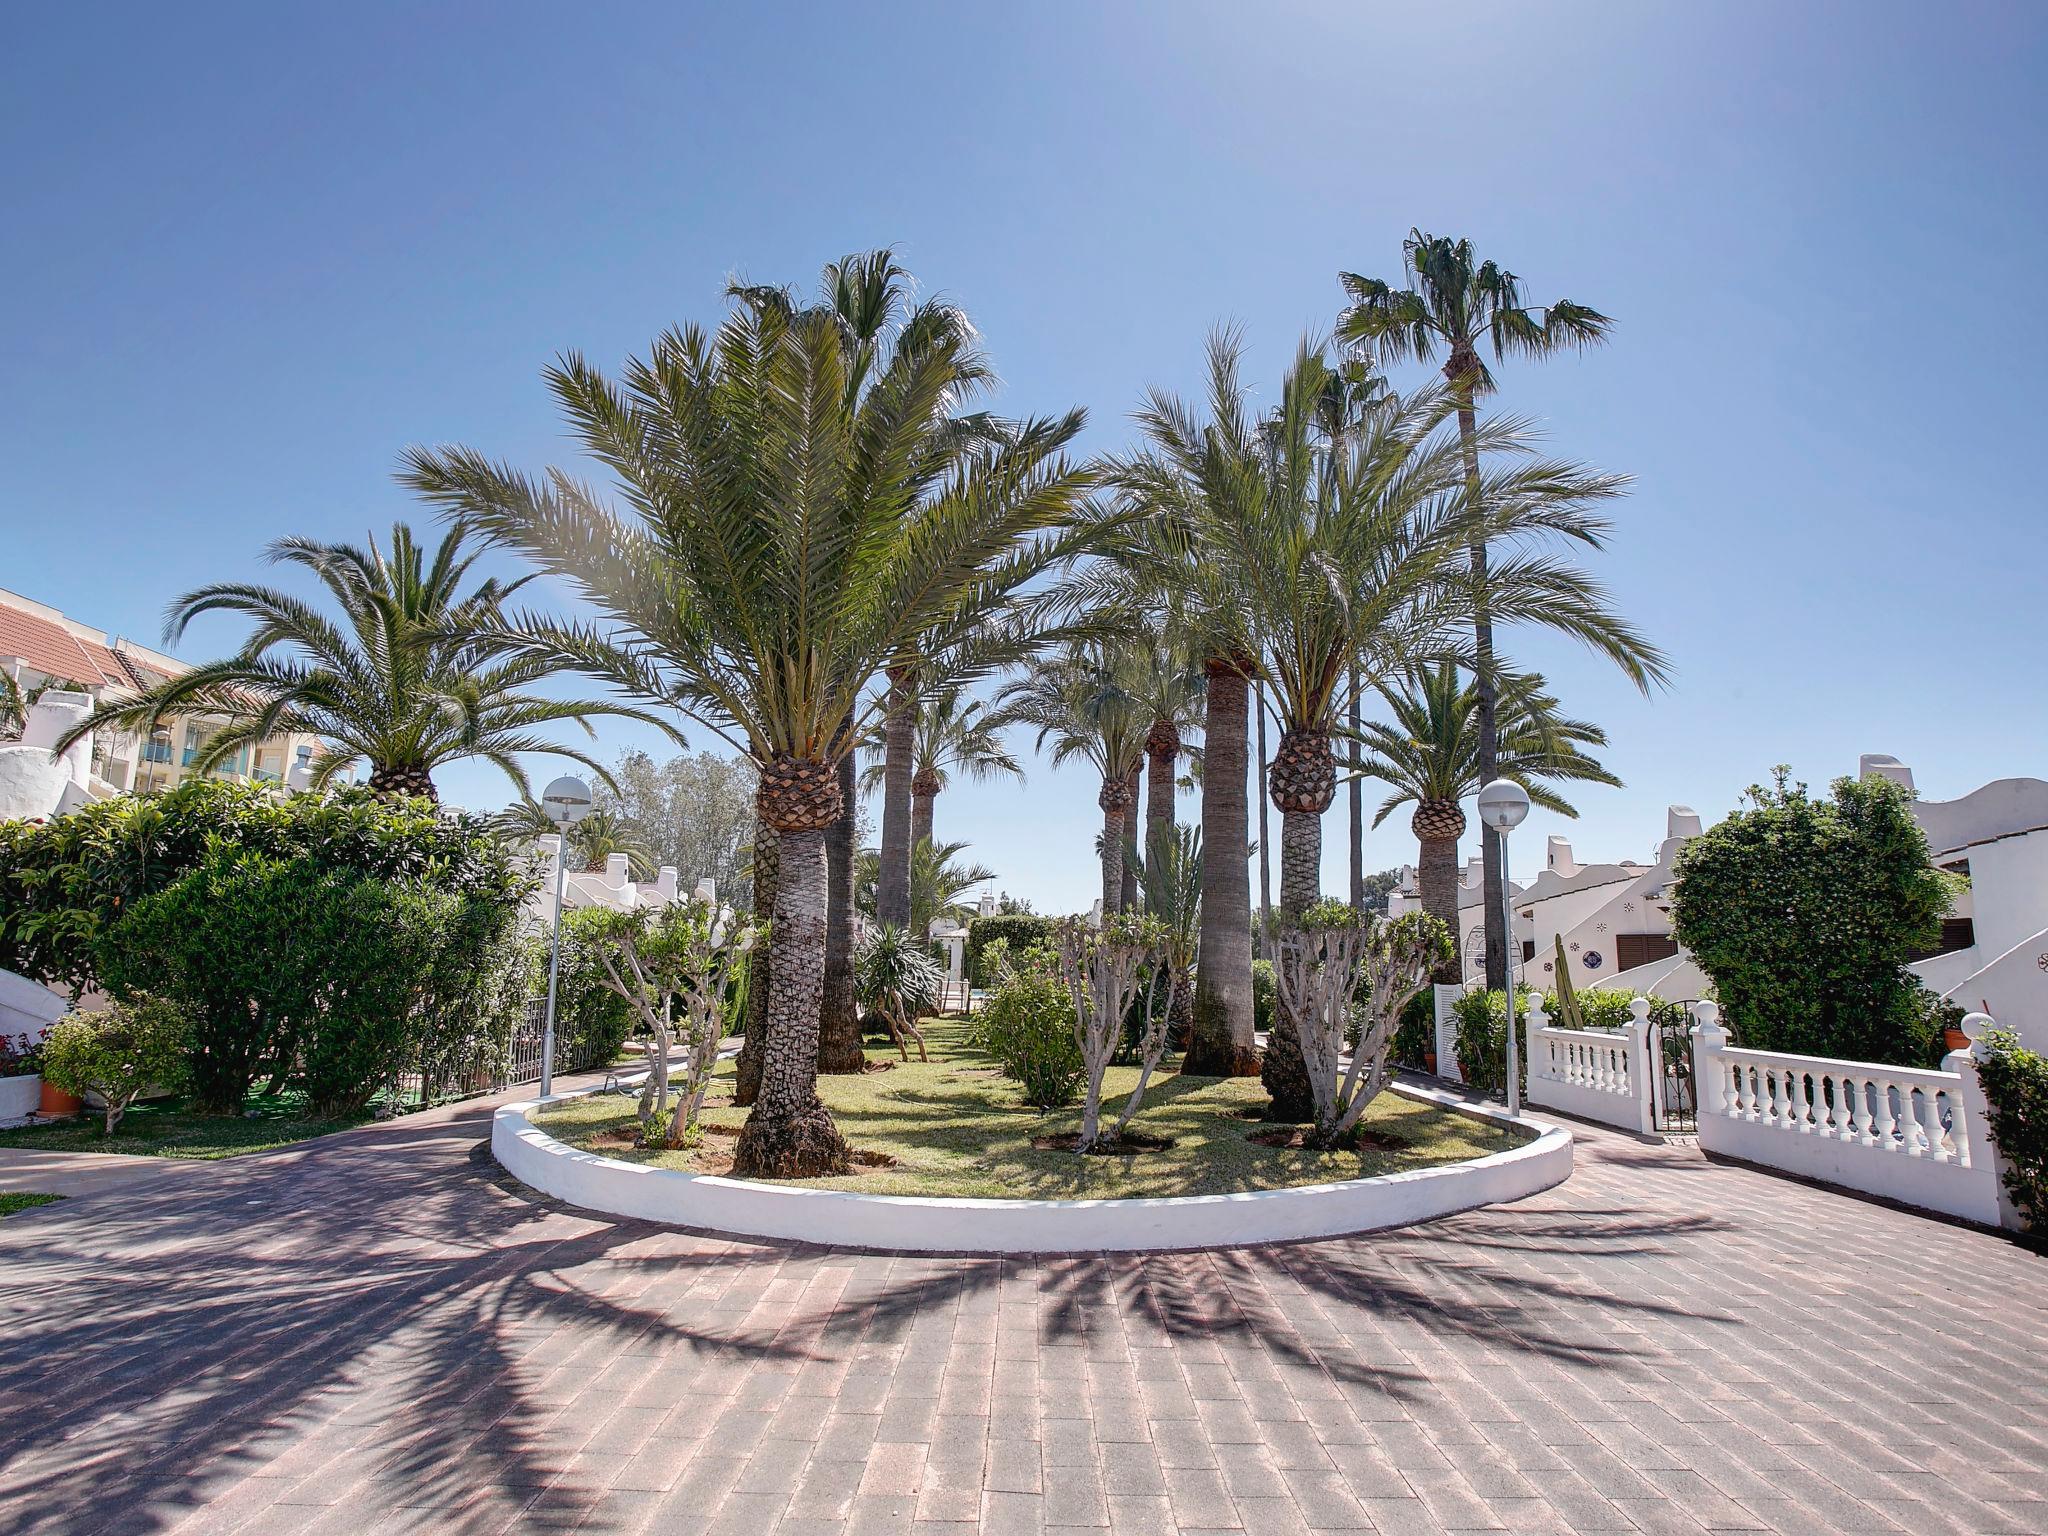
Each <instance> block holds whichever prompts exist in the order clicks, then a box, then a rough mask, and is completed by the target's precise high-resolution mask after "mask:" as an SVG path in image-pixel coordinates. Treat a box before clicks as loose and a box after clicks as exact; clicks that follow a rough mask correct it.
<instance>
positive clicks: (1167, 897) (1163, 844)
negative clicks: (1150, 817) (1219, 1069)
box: [1139, 821, 1202, 1051]
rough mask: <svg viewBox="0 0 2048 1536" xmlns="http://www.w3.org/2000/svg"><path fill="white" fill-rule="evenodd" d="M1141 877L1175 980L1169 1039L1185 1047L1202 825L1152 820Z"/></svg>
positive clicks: (1198, 933) (1198, 938) (1197, 943)
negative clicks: (1183, 825) (1160, 930)
mask: <svg viewBox="0 0 2048 1536" xmlns="http://www.w3.org/2000/svg"><path fill="white" fill-rule="evenodd" d="M1139 882H1140V884H1141V886H1142V887H1143V889H1144V893H1145V914H1146V916H1148V917H1153V918H1157V919H1158V920H1159V924H1160V927H1161V929H1162V931H1163V933H1164V943H1165V954H1164V959H1165V963H1166V964H1167V965H1168V966H1170V967H1172V970H1173V974H1174V975H1175V976H1176V977H1177V978H1178V979H1179V985H1178V986H1176V987H1175V988H1174V990H1173V993H1172V1004H1173V1015H1174V1016H1173V1042H1174V1044H1175V1046H1176V1048H1178V1049H1180V1050H1183V1051H1185V1050H1186V1049H1187V1047H1188V1043H1189V1039H1190V1036H1191V1035H1192V1032H1193V1028H1194V1016H1195V1012H1194V998H1193V995H1192V991H1191V989H1190V987H1189V985H1188V982H1189V975H1190V973H1191V972H1192V971H1193V970H1194V968H1195V964H1196V961H1197V960H1198V959H1199V958H1200V955H1201V943H1202V829H1201V828H1200V827H1180V826H1175V825H1174V824H1173V823H1172V822H1170V821H1169V822H1166V823H1164V824H1155V825H1153V826H1152V827H1151V828H1150V829H1149V840H1148V841H1147V842H1146V844H1145V861H1144V864H1143V866H1142V867H1141V869H1140V871H1139Z"/></svg>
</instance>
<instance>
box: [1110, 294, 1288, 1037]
mask: <svg viewBox="0 0 2048 1536" xmlns="http://www.w3.org/2000/svg"><path fill="white" fill-rule="evenodd" d="M1237 350H1238V348H1237V341H1236V338H1235V336H1234V335H1233V334H1231V333H1229V332H1219V333H1218V334H1217V335H1215V336H1212V337H1211V338H1210V342H1209V348H1208V374H1209V377H1208V390H1207V398H1206V400H1205V401H1204V407H1205V409H1203V410H1201V411H1198V410H1197V409H1195V408H1193V407H1191V406H1189V405H1188V404H1187V403H1185V402H1184V401H1182V400H1180V399H1179V398H1177V397H1175V396H1173V395H1171V394H1168V393H1166V392H1165V391H1162V390H1152V391H1150V392H1149V393H1148V394H1147V395H1146V397H1145V399H1144V400H1143V402H1142V403H1141V404H1140V405H1139V407H1138V410H1137V411H1136V412H1135V416H1134V419H1135V420H1136V421H1137V423H1138V426H1139V430H1140V432H1141V433H1142V434H1143V437H1144V443H1143V446H1142V447H1141V448H1140V449H1139V450H1138V451H1137V452H1135V453H1133V454H1130V455H1127V456H1125V457H1124V458H1122V459H1119V460H1117V461H1115V462H1114V464H1113V465H1112V468H1111V475H1112V478H1113V480H1114V481H1115V483H1116V485H1117V487H1118V490H1119V493H1120V494H1119V499H1118V505H1117V507H1116V512H1117V514H1118V515H1119V516H1121V517H1124V518H1127V519H1129V520H1130V521H1129V522H1128V523H1127V524H1126V525H1125V526H1123V527H1120V528H1116V529H1112V530H1111V531H1110V532H1109V533H1108V534H1106V535H1105V537H1104V538H1103V540H1102V545H1103V548H1104V549H1105V552H1106V554H1107V556H1108V558H1106V559H1105V560H1103V561H1101V562H1099V563H1098V566H1097V567H1096V568H1095V569H1093V570H1092V571H1091V572H1090V573H1089V576H1088V579H1087V580H1084V581H1082V582H1079V583H1077V590H1079V591H1081V592H1083V593H1090V592H1092V593H1093V594H1094V597H1095V600H1097V601H1101V602H1103V603H1105V604H1109V605H1114V604H1116V603H1118V602H1122V603H1123V604H1125V605H1126V608H1127V610H1128V611H1129V612H1131V613H1134V614H1142V613H1145V612H1148V611H1151V610H1152V609H1154V608H1156V607H1157V606H1159V605H1161V604H1163V603H1170V604H1172V605H1174V608H1175V611H1176V612H1177V613H1178V614H1179V615H1180V616H1181V619H1182V621H1183V622H1184V624H1185V626H1186V633H1187V636H1188V644H1189V647H1190V650H1191V653H1192V654H1193V655H1195V656H1197V657H1199V659H1200V664H1201V669H1202V673H1203V747H1202V775H1201V791H1202V802H1201V808H1202V820H1201V827H1202V860H1203V866H1202V893H1203V895H1202V910H1201V945H1200V956H1199V959H1198V961H1197V964H1196V972H1195V996H1194V1022H1193V1030H1192V1038H1191V1039H1190V1041H1189V1045H1188V1054H1187V1059H1186V1061H1185V1062H1184V1063H1183V1065H1182V1070H1183V1071H1184V1072H1187V1073H1189V1074H1190V1075H1201V1076H1241V1075H1247V1074H1249V1073H1252V1072H1256V1071H1257V1070H1258V1068H1259V1057H1258V1050H1257V1046H1256V1043H1255V1037H1254V1033H1253V1007H1252V941H1251V926H1252V921H1251V919H1252V902H1251V867H1250V866H1251V840H1250V836H1249V826H1248V823H1249V820H1250V815H1249V801H1248V799H1247V795H1246V780H1247V775H1248V773H1249V771H1250V764H1249V761H1248V759H1249V756H1250V752H1249V742H1248V740H1247V736H1248V732H1249V729H1250V724H1251V720H1250V707H1249V706H1250V694H1251V689H1252V686H1253V682H1254V679H1255V678H1256V676H1257V674H1258V656H1257V651H1258V646H1257V642H1256V639H1255V637H1254V634H1253V631H1252V627H1251V623H1250V620H1249V617H1248V613H1247V609H1246V606H1245V602H1244V594H1243V593H1242V591H1241V590H1239V589H1238V586H1237V579H1238V574H1239V572H1238V568H1237V567H1236V566H1235V565H1234V564H1230V563H1217V562H1215V561H1213V560H1212V559H1211V558H1210V557H1209V552H1208V549H1207V547H1206V545H1205V543H1204V541H1203V540H1202V539H1201V538H1200V537H1198V530H1199V529H1200V528H1202V527H1203V526H1205V525H1208V524H1210V523H1224V524H1227V523H1229V522H1231V521H1233V520H1235V519H1237V518H1240V517H1243V516H1245V515H1247V510H1246V509H1247V507H1248V506H1249V505H1250V504H1251V503H1254V502H1256V500H1257V499H1258V497H1259V496H1260V495H1261V494H1262V487H1263V483H1264V481H1263V468H1262V466H1263V460H1264V445H1263V443H1262V441H1261V438H1260V431H1259V427H1258V424H1257V422H1256V421H1255V420H1254V418H1253V416H1252V415H1251V413H1250V412H1249V411H1247V410H1246V408H1245V403H1244V400H1243V397H1242V391H1241V390H1240V388H1239V385H1238V378H1237V362H1236V359H1237Z"/></svg>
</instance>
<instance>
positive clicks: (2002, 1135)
mask: <svg viewBox="0 0 2048 1536" xmlns="http://www.w3.org/2000/svg"><path fill="white" fill-rule="evenodd" d="M1982 1043H1983V1047H1984V1059H1983V1060H1982V1061H1981V1062H1979V1063H1978V1066H1977V1077H1978V1080H1979V1081H1980V1082H1981V1083H1983V1085H1984V1098H1985V1100H1986V1102H1987V1103H1988V1105H1989V1107H1990V1110H1991V1139H1992V1140H1993V1141H1995V1142H1997V1143H1998V1151H1999V1156H2000V1158H2001V1159H2002V1160H2003V1162H2004V1163H2005V1188H2006V1192H2007V1193H2008V1194H2010V1195H2011V1196H2012V1203H2013V1204H2014V1205H2015V1206H2017V1207H2018V1208H2019V1211H2020V1213H2021V1214H2022V1215H2023V1216H2025V1217H2026V1219H2027V1225H2028V1227H2029V1228H2030V1229H2031V1230H2033V1231H2034V1232H2036V1233H2039V1232H2042V1231H2044V1230H2048V1057H2043V1056H2040V1055H2037V1054H2036V1053H2035V1052H2033V1051H2030V1050H2027V1049H2026V1048H2025V1047H2024V1046H2022V1045H2021V1044H2020V1041H2019V1036H2017V1035H2015V1034H2014V1033H2013V1032H2012V1031H2011V1030H2009V1029H1993V1030H1988V1031H1986V1032H1985V1035H1984V1039H1983V1042H1982Z"/></svg>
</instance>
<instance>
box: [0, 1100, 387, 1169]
mask: <svg viewBox="0 0 2048 1536" xmlns="http://www.w3.org/2000/svg"><path fill="white" fill-rule="evenodd" d="M370 1118H371V1116H370V1115H369V1114H368V1113H364V1114H361V1115H357V1116H354V1117H351V1118H340V1119H336V1118H323V1117H321V1116H316V1115H313V1114H311V1113H309V1111H308V1110H307V1107H306V1096H305V1095H304V1094H303V1093H298V1092H288V1093H252V1094H250V1095H249V1096H248V1098H246V1099H245V1100H243V1101H242V1113H241V1114H240V1115H202V1114H200V1113H198V1112H197V1111H196V1110H194V1109H193V1108H192V1107H191V1101H190V1100H189V1099H185V1098H171V1099H162V1100H158V1101H157V1102H155V1103H149V1104H137V1105H135V1106H134V1107H133V1108H132V1109H130V1110H129V1111H128V1113H127V1114H125V1115H123V1116H122V1117H121V1123H120V1124H119V1125H118V1126H116V1127H115V1129H114V1134H113V1135H112V1136H108V1135H105V1134H103V1132H102V1130H101V1123H100V1117H99V1115H98V1114H96V1113H95V1112H93V1111H91V1110H87V1111H86V1112H85V1113H84V1114H82V1115H80V1116H79V1117H78V1118H76V1119H74V1120H62V1121H58V1122H56V1123H54V1124H51V1125H23V1126H16V1127H14V1128H13V1129H11V1130H5V1131H0V1147H33V1148H36V1149H39V1150H41V1151H44V1152H121V1153H126V1154H128V1155H129V1156H131V1157H186V1158H201V1159H211V1158H221V1157H239V1156H240V1155H241V1154H243V1153H245V1152H264V1151H268V1150H269V1149H270V1148H272V1147H284V1146H289V1145H291V1144H292V1143H293V1142H295V1141H307V1140H310V1139H311V1138H313V1137H315V1136H325V1135H327V1134H328V1133H329V1132H332V1131H345V1130H348V1129H349V1128H350V1127H351V1126H357V1125H361V1124H363V1123H364V1122H366V1121H367V1120H369V1119H370Z"/></svg>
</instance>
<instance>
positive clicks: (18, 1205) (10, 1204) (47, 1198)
mask: <svg viewBox="0 0 2048 1536" xmlns="http://www.w3.org/2000/svg"><path fill="white" fill-rule="evenodd" d="M63 1198H64V1197H63V1196H62V1195H38V1194H32V1193H30V1192H28V1191H26V1190H24V1191H21V1192H19V1193H14V1194H0V1218H4V1217H8V1216H12V1215H13V1214H14V1213H15V1212H16V1211H32V1210H34V1209H35V1208H36V1207H37V1206H39V1205H55V1204H56V1203H57V1202H58V1201H59V1200H62V1199H63Z"/></svg>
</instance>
